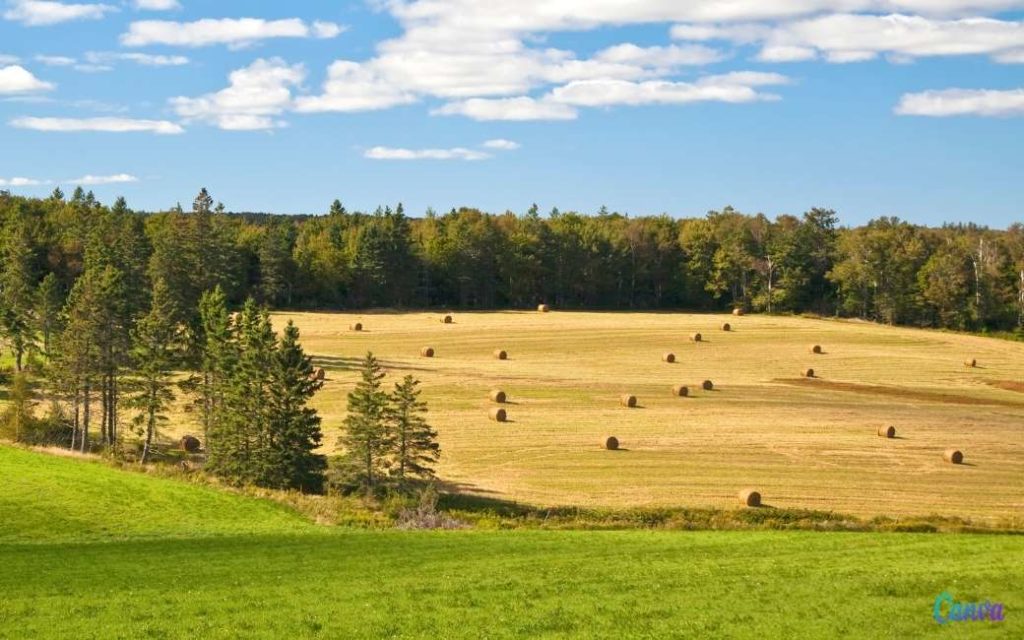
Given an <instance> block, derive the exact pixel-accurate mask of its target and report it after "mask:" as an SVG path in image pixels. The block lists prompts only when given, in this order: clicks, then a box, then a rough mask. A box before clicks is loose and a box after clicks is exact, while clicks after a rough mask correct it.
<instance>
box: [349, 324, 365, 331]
mask: <svg viewBox="0 0 1024 640" xmlns="http://www.w3.org/2000/svg"><path fill="white" fill-rule="evenodd" d="M348 328H349V329H351V330H352V331H362V330H363V323H362V322H356V323H353V324H350V325H349V326H348Z"/></svg>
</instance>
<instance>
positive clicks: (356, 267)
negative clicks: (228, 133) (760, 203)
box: [0, 189, 1024, 331]
mask: <svg viewBox="0 0 1024 640" xmlns="http://www.w3.org/2000/svg"><path fill="white" fill-rule="evenodd" d="M0 240H2V246H3V258H4V265H5V266H4V269H3V273H4V274H5V275H4V278H5V279H7V280H9V279H10V278H12V277H15V278H23V279H24V284H23V286H25V287H26V288H27V289H28V290H31V291H32V292H34V293H37V294H38V293H40V289H42V291H41V293H42V294H44V295H46V296H51V297H52V300H50V302H51V303H52V304H54V305H57V306H61V305H62V303H63V300H64V298H65V297H66V296H67V294H68V292H70V291H71V289H72V287H73V285H74V283H75V281H76V280H77V279H78V278H79V277H81V276H82V275H83V273H85V272H86V271H87V270H88V269H90V268H98V265H101V264H102V265H109V266H112V267H113V268H114V269H116V270H117V272H118V274H119V277H120V278H121V279H122V280H123V283H124V286H125V288H126V289H127V290H128V291H130V292H131V296H130V300H127V301H126V304H127V305H128V307H130V308H129V309H128V311H129V312H130V315H131V314H132V313H138V311H139V310H140V309H144V308H145V307H146V306H147V304H148V302H149V300H148V296H149V294H148V292H149V291H150V288H151V287H150V286H149V283H150V282H151V281H153V279H154V278H156V277H159V278H161V279H163V280H164V281H165V282H166V284H167V285H168V288H169V290H170V292H171V295H172V296H174V297H175V298H176V303H177V304H176V308H179V309H184V310H191V311H189V312H187V313H191V314H192V315H195V312H194V310H195V309H196V304H197V302H198V300H199V296H200V295H201V294H202V293H203V292H204V291H208V290H212V289H213V288H214V287H216V286H220V287H221V288H222V289H223V290H224V292H225V293H226V295H227V297H228V300H229V303H231V304H234V305H237V304H240V303H241V302H242V301H243V300H245V299H246V298H247V297H253V298H255V299H256V300H257V301H258V302H259V303H261V304H263V305H266V306H269V307H274V308H284V307H287V308H338V309H343V308H368V307H395V308H423V307H450V308H481V309H482V308H508V307H512V308H516V307H522V308H525V307H530V306H534V305H536V304H537V303H539V302H547V303H549V304H552V305H555V306H556V307H557V308H565V309H569V308H587V309H670V308H686V309H697V310H725V309H729V308H732V307H736V306H740V307H744V308H746V309H747V310H751V311H771V312H813V313H819V314H825V315H840V316H856V317H861V318H864V319H869V320H876V321H879V322H885V323H894V324H907V325H917V326H926V327H944V328H952V329H962V330H975V331H981V330H1013V329H1017V328H1019V327H1021V325H1022V323H1024V225H1022V224H1019V223H1018V224H1015V225H1013V226H1012V227H1010V228H1009V229H1007V230H991V229H986V228H982V227H977V226H973V225H947V226H943V227H941V228H926V227H921V226H916V225H912V224H909V223H907V222H904V221H901V220H899V219H896V218H879V219H876V220H872V221H871V222H869V223H868V224H866V225H865V226H862V227H857V228H844V227H841V226H839V220H838V217H837V215H836V214H835V213H834V212H833V211H830V210H825V209H812V210H810V211H808V212H806V213H804V214H803V215H802V216H799V217H798V216H791V215H781V216H778V217H777V218H775V219H774V220H771V219H769V218H767V217H766V216H764V215H762V214H757V215H746V214H743V213H740V212H738V211H735V210H733V209H731V208H728V207H727V208H725V209H723V210H722V211H713V212H710V213H708V215H707V216H706V217H704V218H699V219H687V220H675V219H673V218H670V217H669V216H667V215H662V216H645V217H630V216H626V215H622V214H619V213H614V212H609V211H607V210H605V209H602V210H601V211H599V212H597V213H596V214H594V215H584V214H579V213H575V212H560V211H558V210H557V209H556V210H552V211H551V212H550V213H549V214H548V215H546V216H545V215H541V214H540V212H539V211H538V210H537V207H536V206H534V207H531V208H530V210H528V211H527V212H525V213H523V214H521V215H517V214H515V213H511V212H506V213H502V214H488V213H484V212H481V211H478V210H476V209H468V208H462V209H458V210H452V211H450V212H449V213H447V214H444V215H438V214H436V213H434V212H433V211H427V212H426V215H425V216H423V217H422V218H411V217H408V216H406V214H405V212H404V211H403V208H402V205H401V204H399V205H397V206H396V207H395V208H394V209H392V208H390V207H385V208H381V209H378V210H377V211H374V212H372V213H363V212H350V211H348V210H346V209H345V207H344V206H342V204H341V203H340V202H338V201H335V202H334V203H333V204H332V205H331V206H330V208H329V211H328V212H326V213H325V214H324V215H320V216H295V217H292V216H279V215H268V214H229V213H224V210H223V206H221V205H216V206H215V205H214V201H213V199H212V198H211V197H210V195H209V194H208V193H207V192H206V191H205V190H203V191H202V192H201V193H200V194H199V196H198V197H197V198H196V199H195V201H194V202H193V204H192V207H191V210H189V211H183V210H182V208H181V207H177V208H176V209H174V210H171V211H166V212H159V213H143V212H134V211H132V210H131V209H130V208H129V207H128V205H127V203H126V202H125V201H124V200H123V199H119V200H118V201H117V202H116V203H114V205H113V206H111V207H106V206H104V205H102V204H101V203H99V202H97V201H96V199H95V198H94V197H93V196H92V194H91V193H85V192H83V191H82V190H81V189H78V190H76V192H75V193H74V194H73V195H72V196H71V197H70V198H66V197H65V196H64V195H63V194H62V193H60V192H59V191H56V192H54V194H53V195H52V196H51V197H50V198H48V199H31V198H22V197H17V196H13V195H10V194H9V193H4V192H0ZM12 265H13V266H12ZM18 265H23V266H18ZM12 269H13V270H14V271H17V270H18V269H23V270H24V273H23V274H21V275H16V276H12V275H11V272H12ZM51 274H52V275H51ZM19 286H21V285H19ZM180 320H182V321H183V322H188V321H192V322H194V321H195V318H186V317H182V318H180Z"/></svg>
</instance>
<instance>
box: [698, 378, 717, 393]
mask: <svg viewBox="0 0 1024 640" xmlns="http://www.w3.org/2000/svg"><path fill="white" fill-rule="evenodd" d="M700 386H701V388H702V389H704V390H705V391H714V390H715V383H714V382H711V381H710V380H705V381H704V382H702V383H701V384H700Z"/></svg>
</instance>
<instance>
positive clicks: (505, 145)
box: [484, 138, 522, 151]
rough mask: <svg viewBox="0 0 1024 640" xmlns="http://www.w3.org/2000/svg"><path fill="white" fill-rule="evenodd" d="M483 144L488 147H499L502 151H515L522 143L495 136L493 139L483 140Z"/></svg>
mask: <svg viewBox="0 0 1024 640" xmlns="http://www.w3.org/2000/svg"><path fill="white" fill-rule="evenodd" d="M484 146H485V147H487V148H488V149H501V150H502V151H515V150H516V149H518V148H520V147H521V146H522V145H521V144H519V143H518V142H514V141H512V140H506V139H504V138H495V139H494V140H488V141H486V142H484Z"/></svg>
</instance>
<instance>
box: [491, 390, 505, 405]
mask: <svg viewBox="0 0 1024 640" xmlns="http://www.w3.org/2000/svg"><path fill="white" fill-rule="evenodd" d="M491 400H492V401H493V402H497V403H499V404H501V403H504V402H505V401H506V400H508V396H507V395H505V392H504V391H502V390H501V389H491Z"/></svg>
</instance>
